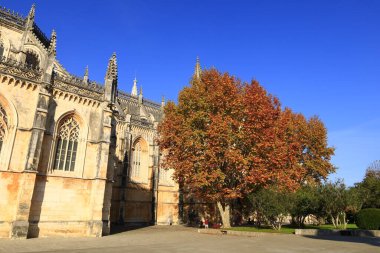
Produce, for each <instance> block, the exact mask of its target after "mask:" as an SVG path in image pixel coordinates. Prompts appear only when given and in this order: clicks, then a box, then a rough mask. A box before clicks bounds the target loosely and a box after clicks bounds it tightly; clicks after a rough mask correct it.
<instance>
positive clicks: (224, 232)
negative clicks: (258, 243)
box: [198, 229, 284, 237]
mask: <svg viewBox="0 0 380 253" xmlns="http://www.w3.org/2000/svg"><path fill="white" fill-rule="evenodd" d="M198 233H200V234H211V235H235V236H248V237H260V236H271V235H284V234H281V233H266V232H246V231H235V230H224V229H198Z"/></svg>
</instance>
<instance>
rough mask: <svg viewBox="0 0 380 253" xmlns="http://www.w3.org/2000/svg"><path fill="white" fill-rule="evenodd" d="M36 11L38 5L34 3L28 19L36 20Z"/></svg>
mask: <svg viewBox="0 0 380 253" xmlns="http://www.w3.org/2000/svg"><path fill="white" fill-rule="evenodd" d="M35 13H36V5H35V4H34V3H33V4H32V7H31V8H30V11H29V14H28V19H29V20H33V21H34V14H35Z"/></svg>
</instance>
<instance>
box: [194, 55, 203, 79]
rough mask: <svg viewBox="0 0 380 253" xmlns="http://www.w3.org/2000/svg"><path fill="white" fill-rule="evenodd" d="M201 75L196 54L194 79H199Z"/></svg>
mask: <svg viewBox="0 0 380 253" xmlns="http://www.w3.org/2000/svg"><path fill="white" fill-rule="evenodd" d="M201 75H202V69H201V64H200V62H199V56H197V63H196V64H195V70H194V79H198V80H199V79H201Z"/></svg>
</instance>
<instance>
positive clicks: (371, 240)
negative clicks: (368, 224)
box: [303, 234, 380, 247]
mask: <svg viewBox="0 0 380 253" xmlns="http://www.w3.org/2000/svg"><path fill="white" fill-rule="evenodd" d="M303 237H305V238H310V239H316V240H327V241H337V242H353V243H363V244H368V245H372V246H377V247H380V238H378V237H359V236H350V235H340V236H339V235H330V236H327V235H318V234H317V235H315V236H312V235H303Z"/></svg>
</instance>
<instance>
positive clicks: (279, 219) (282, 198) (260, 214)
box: [249, 188, 291, 230]
mask: <svg viewBox="0 0 380 253" xmlns="http://www.w3.org/2000/svg"><path fill="white" fill-rule="evenodd" d="M249 199H250V201H251V203H252V207H253V210H254V212H255V214H256V217H257V219H258V221H259V224H258V225H259V226H260V225H261V224H260V223H261V222H266V223H267V224H269V225H270V226H272V228H273V229H276V230H280V229H281V226H282V224H283V223H284V221H285V218H286V217H287V215H288V213H289V210H290V208H291V201H290V195H289V194H288V192H283V191H281V190H279V189H275V188H268V189H266V188H262V189H260V190H258V191H257V192H255V193H254V194H251V195H250V197H249Z"/></svg>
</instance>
